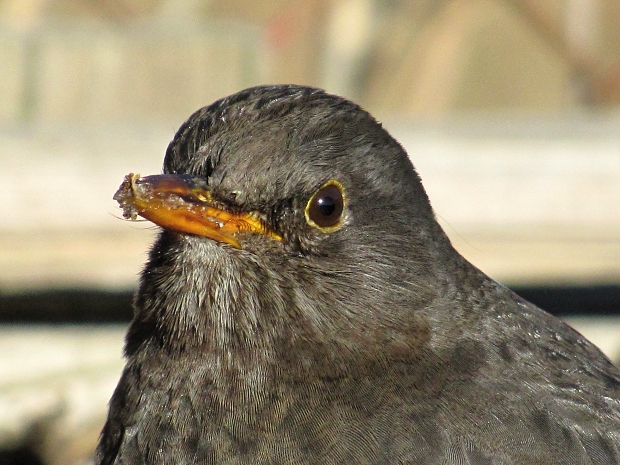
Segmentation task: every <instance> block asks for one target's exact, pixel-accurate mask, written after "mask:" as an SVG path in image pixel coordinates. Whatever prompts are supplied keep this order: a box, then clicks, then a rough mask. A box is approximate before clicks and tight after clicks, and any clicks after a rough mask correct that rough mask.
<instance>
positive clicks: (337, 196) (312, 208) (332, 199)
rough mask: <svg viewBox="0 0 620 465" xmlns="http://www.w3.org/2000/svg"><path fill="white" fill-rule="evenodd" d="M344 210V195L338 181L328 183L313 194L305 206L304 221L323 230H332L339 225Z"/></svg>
mask: <svg viewBox="0 0 620 465" xmlns="http://www.w3.org/2000/svg"><path fill="white" fill-rule="evenodd" d="M343 209H344V194H343V191H342V186H341V185H340V183H339V182H338V181H334V180H331V181H328V182H327V183H325V184H323V186H322V187H321V188H320V189H319V190H318V191H316V192H315V193H314V195H313V196H312V198H311V199H310V201H309V202H308V205H306V220H307V221H308V223H309V224H310V225H312V226H314V227H317V228H319V229H323V230H330V229H334V228H335V227H336V226H338V225H339V224H340V218H341V217H342V211H343Z"/></svg>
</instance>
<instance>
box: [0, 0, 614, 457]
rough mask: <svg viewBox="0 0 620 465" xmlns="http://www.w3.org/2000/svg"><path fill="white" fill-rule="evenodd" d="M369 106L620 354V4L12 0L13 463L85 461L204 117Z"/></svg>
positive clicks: (5, 328) (517, 278)
mask: <svg viewBox="0 0 620 465" xmlns="http://www.w3.org/2000/svg"><path fill="white" fill-rule="evenodd" d="M265 83H298V84H308V85H313V86H318V87H322V88H325V89H327V90H328V91H329V92H332V93H338V94H341V95H344V96H346V97H349V98H351V99H353V100H355V101H356V102H358V103H360V104H361V105H362V106H364V107H365V108H366V109H367V110H369V111H370V112H371V113H372V114H374V115H375V116H376V117H377V118H378V119H380V120H381V121H382V122H383V123H384V125H385V127H386V128H387V129H388V130H389V131H390V132H391V133H392V134H393V135H394V136H395V137H396V138H397V139H398V140H399V141H401V143H402V144H403V145H404V146H405V147H406V149H407V150H408V152H409V155H410V157H411V159H412V161H413V163H414V165H415V166H416V168H417V169H418V171H419V172H420V174H421V176H422V179H423V181H424V185H425V187H426V188H427V190H428V193H429V196H430V198H431V201H432V203H433V206H434V208H435V210H436V212H437V215H438V217H439V220H440V222H441V223H442V225H443V226H444V228H445V229H446V231H447V233H448V235H449V236H450V238H451V239H452V241H453V243H454V244H455V246H456V247H457V249H459V250H460V251H461V253H462V254H463V255H465V256H466V257H467V258H469V259H470V261H472V262H473V263H474V264H476V265H477V266H478V267H479V268H481V269H482V270H483V271H485V272H486V273H487V274H489V275H490V276H492V277H494V278H495V279H497V280H499V281H500V282H502V283H504V284H506V285H508V286H509V287H511V288H513V289H515V290H516V291H517V292H519V293H520V294H521V295H523V296H525V297H526V298H528V299H530V300H532V301H534V302H535V303H537V304H538V305H540V306H541V307H543V308H545V309H547V310H549V311H551V312H553V313H555V314H557V315H559V316H562V317H565V318H567V319H568V320H569V322H570V323H571V324H573V325H574V326H575V327H577V328H578V329H579V330H580V331H581V332H583V333H584V334H585V335H586V336H588V337H589V338H591V339H592V340H593V341H594V342H595V343H597V344H598V345H599V346H600V347H601V348H602V349H603V350H604V351H605V352H606V353H607V354H608V355H609V356H610V357H611V358H612V359H614V360H616V361H618V360H620V0H545V1H544V2H541V1H539V0H445V1H442V0H416V1H410V0H333V1H328V0H303V1H302V0H271V1H257V0H210V1H209V0H0V166H1V168H0V211H1V212H2V213H1V215H0V463H1V464H10V465H26V464H27V465H34V464H51V465H57V464H68V465H72V464H76V465H77V464H86V463H90V461H91V454H92V450H93V448H94V445H95V443H96V440H97V436H98V434H99V431H100V429H101V427H102V424H103V421H104V418H105V413H106V403H107V401H108V399H109V397H110V395H111V392H112V390H113V388H114V386H115V385H116V381H117V379H118V377H119V374H120V371H121V369H122V358H121V350H122V339H123V332H124V329H125V327H126V324H127V322H128V321H129V319H130V318H131V298H132V293H133V291H134V289H135V288H136V283H137V273H138V272H139V270H140V267H141V265H142V263H143V262H144V260H145V258H146V251H147V249H148V245H149V243H150V241H151V240H152V237H153V235H154V233H155V230H154V228H153V227H151V226H149V224H148V223H144V222H143V223H128V222H126V221H122V219H121V212H120V210H119V209H118V208H117V205H116V203H115V202H114V201H113V200H112V195H113V194H114V192H115V190H116V189H117V187H118V186H119V184H120V183H121V181H122V179H123V176H124V175H125V174H127V173H129V172H137V173H141V174H143V175H146V174H155V173H159V172H160V171H161V163H162V160H163V155H164V151H165V149H166V146H167V144H168V142H169V140H170V139H171V138H172V136H173V135H174V132H175V130H176V129H177V128H178V127H179V125H180V124H181V123H182V122H183V121H184V120H185V119H186V118H187V117H188V116H189V115H190V114H191V113H192V112H193V111H195V110H197V109H198V108H200V107H202V106H204V105H207V104H209V103H211V102H212V101H214V100H215V99H218V98H220V97H223V96H225V95H228V94H231V93H234V92H236V91H238V90H241V89H242V88H245V87H248V86H252V85H257V84H265Z"/></svg>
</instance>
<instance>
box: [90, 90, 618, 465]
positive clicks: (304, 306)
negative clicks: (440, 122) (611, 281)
mask: <svg viewBox="0 0 620 465" xmlns="http://www.w3.org/2000/svg"><path fill="white" fill-rule="evenodd" d="M164 171H165V173H168V174H172V175H175V176H170V177H157V176H155V177H153V178H141V179H139V178H137V177H135V178H131V177H130V178H128V180H126V183H125V184H124V186H123V187H122V188H121V190H119V194H117V198H118V199H119V201H120V202H121V203H122V204H123V206H124V208H125V211H126V212H127V214H128V215H135V214H141V215H143V216H145V217H149V216H148V215H149V214H151V213H152V211H155V210H156V208H155V207H153V206H152V205H151V204H150V203H149V202H151V201H153V199H155V198H157V199H160V200H161V199H163V201H162V202H163V205H164V207H163V211H164V213H166V215H168V214H170V215H173V216H172V219H166V220H165V221H167V222H164V220H160V219H157V220H155V219H154V220H153V221H156V222H160V223H159V224H164V225H165V226H166V228H165V229H164V230H162V232H161V233H160V235H159V238H158V239H157V241H156V243H155V244H154V246H153V248H152V250H151V252H150V256H149V260H148V263H147V264H146V266H145V268H144V271H143V273H142V276H141V282H140V288H139V291H138V294H137V297H136V300H135V316H134V320H133V321H132V323H131V326H130V328H129V331H128V333H127V339H126V349H125V352H126V357H127V366H126V368H125V371H124V372H123V375H122V378H121V380H120V382H119V385H118V387H117V389H116V391H115V393H114V396H113V397H112V400H111V402H110V413H109V417H108V421H107V423H106V425H105V427H104V430H103V433H102V437H101V442H100V444H99V447H98V449H97V459H96V462H97V463H98V464H102V465H109V464H117V465H118V464H216V463H217V464H321V465H322V464H397V463H402V464H405V463H408V464H533V463H536V464H559V463H563V464H590V463H591V464H604V463H605V464H606V463H610V464H611V463H620V372H619V371H618V369H617V368H616V367H615V366H614V365H613V364H612V363H611V362H610V361H609V360H608V359H607V358H606V357H605V356H604V355H603V354H601V352H600V351H599V350H598V349H597V348H596V347H594V346H593V345H592V344H590V343H589V342H588V341H586V340H585V339H584V338H583V337H582V336H580V335H579V334H578V333H576V332H575V331H573V330H572V329H571V328H569V327H568V326H566V325H565V324H564V323H562V322H560V321H559V320H557V319H556V318H554V317H552V316H550V315H549V314H547V313H545V312H544V311H542V310H540V309H538V308H536V307H535V306H533V305H532V304H530V303H528V302H526V301H524V300H522V299H520V298H519V297H518V296H516V295H515V294H513V293H512V292H511V291H509V290H508V289H506V288H504V287H502V286H501V285H499V284H497V283H496V282H494V281H493V280H491V279H490V278H488V277H487V276H486V275H484V274H483V273H482V272H481V271H479V270H478V269H476V268H475V267H474V266H472V265H471V264H469V263H468V262H467V261H466V260H465V259H463V258H462V257H461V256H460V255H459V254H458V253H457V252H456V251H455V250H454V249H453V248H452V246H451V245H450V242H449V241H448V239H447V238H446V236H445V234H444V233H443V231H442V230H441V228H440V227H439V225H438V224H437V223H436V221H435V219H434V215H433V212H432V210H431V207H430V204H429V201H428V199H427V197H426V194H425V192H424V189H423V187H422V184H421V182H420V179H419V177H418V175H417V174H416V172H415V170H414V169H413V167H412V166H411V164H410V162H409V160H408V158H407V155H406V153H405V152H404V151H403V149H402V148H401V147H400V145H399V144H398V143H397V142H396V141H395V140H394V139H393V138H392V137H390V136H389V134H388V133H387V132H386V131H385V130H384V129H382V127H381V125H380V124H378V123H377V122H376V121H375V120H374V119H373V118H372V117H371V116H370V115H369V114H368V113H366V112H364V111H363V110H362V109H360V108H359V107H358V106H356V105H355V104H353V103H351V102H349V101H347V100H344V99H342V98H340V97H336V96H332V95H328V94H325V93H323V92H322V91H320V90H317V89H311V88H306V87H299V86H271V87H257V88H252V89H248V90H245V91H242V92H240V93H238V94H235V95H232V96H230V97H227V98H225V99H223V100H220V101H218V102H216V103H214V104H212V105H211V106H208V107H205V108H203V109H201V110H199V111H198V112H196V113H195V114H194V115H192V116H191V117H190V119H189V120H188V121H187V122H186V123H185V124H184V125H183V126H182V127H181V128H180V130H179V131H178V133H177V135H176V136H175V138H174V140H173V141H172V142H171V143H170V145H169V147H168V150H167V153H166V158H165V161H164ZM176 175H184V176H176ZM196 186H197V187H196ZM330 186H331V187H330ZM149 189H150V190H149ZM322 189H326V190H322ZM143 191H144V192H147V191H148V192H149V193H148V194H144V193H143ZM164 191H165V194H164V193H162V192H164ZM153 192H155V194H153ZM140 196H143V197H144V198H146V200H145V201H144V202H143V203H140V202H142V200H141V197H140ZM173 198H174V200H171V199H173ZM158 201H159V200H158ZM309 203H310V204H311V205H310V206H308V204H309ZM144 205H147V206H144ZM170 205H174V206H170ZM157 208H158V209H161V208H162V207H157ZM166 208H167V209H168V210H166ZM198 208H201V209H202V210H200V212H199V213H197V209H198ZM151 210H152V211H151ZM160 211H161V210H157V212H160ZM206 211H208V212H209V213H208V214H207V213H204V212H206ZM219 212H225V213H221V214H222V215H228V216H221V217H220V216H217V215H220V213H219ZM248 212H251V213H248ZM180 214H182V215H189V217H190V218H193V219H194V220H196V221H202V220H203V219H204V218H205V217H208V218H207V219H206V220H204V221H205V224H206V225H207V226H206V228H207V229H206V230H205V233H204V235H203V234H202V233H201V232H198V233H196V232H195V230H193V229H192V230H191V231H192V234H189V233H188V232H187V231H189V229H187V228H189V226H181V220H179V217H178V215H180ZM214 215H215V216H214ZM216 216H217V218H216ZM151 218H155V217H154V216H153V217H151ZM157 218H160V217H159V216H157ZM166 218H168V217H166ZM222 218H224V219H222ZM183 221H185V220H183ZM244 221H245V222H244ZM229 226H230V228H231V229H230V230H229V229H226V228H227V227H229ZM213 231H219V232H213ZM230 231H232V232H230ZM220 232H226V235H227V236H226V237H230V238H232V239H230V241H228V242H226V240H225V239H222V240H219V239H218V240H213V239H212V238H211V237H216V238H217V237H220V236H216V234H220Z"/></svg>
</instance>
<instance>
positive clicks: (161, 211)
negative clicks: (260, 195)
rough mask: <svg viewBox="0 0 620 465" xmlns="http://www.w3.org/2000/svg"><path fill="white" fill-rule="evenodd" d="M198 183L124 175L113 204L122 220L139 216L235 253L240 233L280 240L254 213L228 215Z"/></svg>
mask: <svg viewBox="0 0 620 465" xmlns="http://www.w3.org/2000/svg"><path fill="white" fill-rule="evenodd" d="M201 184H202V183H201V181H200V180H199V179H197V178H193V177H192V176H189V175H175V174H160V175H155V176H145V177H143V178H141V177H140V175H139V174H133V173H131V174H128V175H127V176H125V179H124V180H123V183H122V184H121V186H120V187H119V189H118V191H116V194H114V200H116V201H117V202H118V203H119V205H120V206H121V208H122V209H123V216H124V217H125V218H130V219H132V220H135V219H136V217H137V216H138V215H139V216H141V217H143V218H145V219H147V220H149V221H152V222H153V223H155V224H156V225H158V226H161V227H162V228H166V229H171V230H173V231H179V232H183V233H188V234H195V235H198V236H205V237H209V238H211V239H213V240H216V241H218V242H224V243H226V244H230V245H232V246H233V247H236V248H238V249H240V248H241V243H240V242H239V241H238V240H237V238H236V237H235V236H236V235H237V233H240V232H251V233H256V234H262V235H265V236H268V237H270V238H272V239H275V240H277V241H281V240H282V238H281V237H280V236H279V235H278V234H276V233H275V232H273V231H271V230H270V229H269V228H267V226H266V225H265V223H264V221H262V220H261V218H260V215H259V214H258V213H255V212H239V213H235V212H231V211H229V210H227V209H226V208H225V207H224V206H222V205H221V204H218V203H217V202H215V201H214V199H213V197H212V196H211V193H210V191H209V190H207V189H206V188H205V187H203V186H202V185H201Z"/></svg>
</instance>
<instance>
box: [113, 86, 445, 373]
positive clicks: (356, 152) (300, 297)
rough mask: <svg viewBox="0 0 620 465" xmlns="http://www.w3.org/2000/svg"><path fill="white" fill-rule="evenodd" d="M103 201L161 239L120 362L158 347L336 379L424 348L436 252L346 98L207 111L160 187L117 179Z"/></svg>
mask: <svg viewBox="0 0 620 465" xmlns="http://www.w3.org/2000/svg"><path fill="white" fill-rule="evenodd" d="M115 198H116V199H117V200H118V201H119V203H120V204H121V206H122V207H123V208H124V211H125V214H126V216H131V217H135V216H136V215H140V216H143V217H144V218H147V219H150V220H151V221H153V222H154V223H156V224H158V225H160V226H161V227H162V231H161V233H160V235H159V237H158V239H157V241H156V242H155V244H154V246H153V248H152V250H151V252H150V257H149V260H148V262H147V264H146V266H145V268H144V270H143V272H142V276H141V284H140V289H139V292H138V295H137V298H136V314H135V318H134V322H133V324H132V328H131V329H130V332H129V335H128V344H127V350H128V351H129V352H132V351H134V350H139V348H140V347H142V346H143V345H144V344H146V343H149V341H152V340H156V341H157V343H158V344H159V345H160V346H161V347H162V348H165V349H166V350H170V351H183V350H187V349H188V348H189V347H190V346H203V347H206V348H208V349H210V350H214V351H221V352H222V353H224V352H230V351H231V350H234V351H236V352H235V353H239V354H247V356H248V357H252V356H255V355H256V354H263V355H264V356H265V357H267V356H269V357H271V356H274V354H275V355H276V356H278V357H280V358H282V357H285V358H286V357H288V358H290V359H291V361H292V363H293V364H294V365H295V366H302V365H303V366H312V365H313V364H317V363H324V364H325V363H327V362H325V361H326V360H328V361H329V360H331V361H332V362H334V363H336V362H337V363H339V364H341V365H343V366H345V365H346V364H347V363H348V362H347V360H350V359H351V358H352V357H353V358H361V357H366V358H370V359H373V360H378V359H381V360H385V361H389V360H391V359H396V358H408V357H413V356H415V354H416V352H417V351H418V349H419V348H420V347H421V346H422V345H423V344H424V343H425V342H426V341H427V340H428V337H429V331H428V324H427V323H426V321H425V319H424V317H423V316H422V315H423V313H424V311H425V310H427V309H428V308H430V307H432V306H433V304H434V302H435V300H436V298H437V295H438V294H439V293H440V288H441V286H442V285H443V282H444V281H445V278H444V276H443V275H442V274H441V272H440V271H439V270H440V269H441V267H442V263H443V262H445V261H446V259H447V258H446V257H447V255H446V254H445V251H446V250H448V249H450V250H451V248H450V245H449V242H448V240H447V238H446V237H445V235H444V234H443V232H442V231H441V228H440V227H439V225H438V224H437V223H436V221H435V219H434V215H433V212H432V209H431V207H430V204H429V201H428V198H427V196H426V193H425V192H424V189H423V187H422V184H421V181H420V179H419V177H418V175H417V173H416V171H415V170H414V168H413V166H412V165H411V162H410V161H409V159H408V157H407V154H406V153H405V151H404V150H403V148H402V147H401V146H400V145H399V144H398V143H397V142H396V141H395V140H394V139H393V138H392V137H391V136H390V135H389V134H388V133H387V131H386V130H385V129H384V128H382V126H381V124H380V123H378V122H377V121H376V120H375V119H374V118H373V117H372V116H371V115H370V114H368V113H367V112H366V111H364V110H363V109H361V108H360V107H359V106H357V105H355V104H354V103H352V102H350V101H348V100H346V99H343V98H341V97H337V96H333V95H329V94H327V93H325V92H323V91H321V90H318V89H314V88H308V87H301V86H262V87H255V88H250V89H247V90H245V91H242V92H240V93H237V94H235V95H232V96H230V97H227V98H224V99H222V100H219V101H217V102H215V103H213V104H212V105H210V106H207V107H205V108H202V109H201V110H198V111H197V112H196V113H194V114H193V115H192V116H191V117H190V118H189V119H188V120H187V121H186V122H185V123H184V124H183V125H182V126H181V128H180V129H179V131H178V132H177V134H176V135H175V137H174V139H173V140H172V142H171V143H170V145H169V146H168V149H167V152H166V156H165V160H164V174H163V175H155V176H146V177H144V178H140V177H139V176H135V175H130V176H128V177H127V178H126V180H125V182H124V183H123V185H121V188H120V189H119V191H118V192H117V194H116V196H115ZM370 348H373V349H372V350H371V349H370ZM373 351H374V352H376V353H369V352H373ZM330 363H331V362H330ZM332 365H333V364H332Z"/></svg>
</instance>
